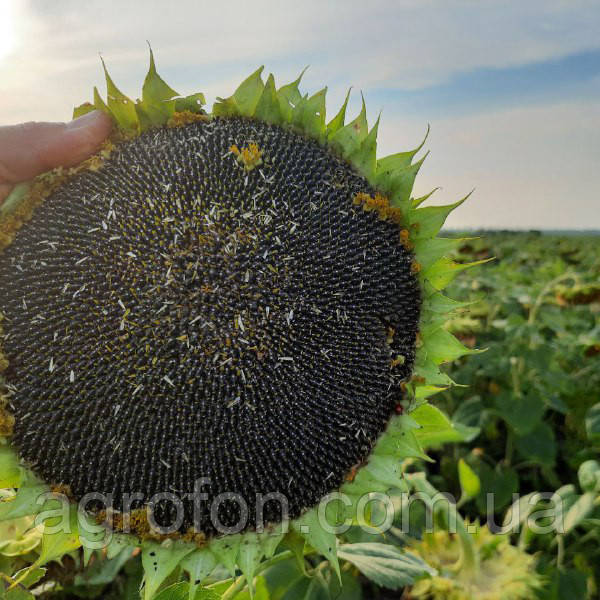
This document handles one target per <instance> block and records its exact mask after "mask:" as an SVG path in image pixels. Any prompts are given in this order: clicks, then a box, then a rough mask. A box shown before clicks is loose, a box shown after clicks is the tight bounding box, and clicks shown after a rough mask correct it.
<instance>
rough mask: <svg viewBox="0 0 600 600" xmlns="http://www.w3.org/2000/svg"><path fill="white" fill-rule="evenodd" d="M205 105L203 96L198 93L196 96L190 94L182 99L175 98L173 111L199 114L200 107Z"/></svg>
mask: <svg viewBox="0 0 600 600" xmlns="http://www.w3.org/2000/svg"><path fill="white" fill-rule="evenodd" d="M205 104H206V98H205V97H204V94H202V93H201V92H198V93H197V94H190V95H189V96H183V97H182V98H175V111H176V112H182V111H184V110H188V111H190V112H192V113H201V112H202V107H203V106H204V105H205Z"/></svg>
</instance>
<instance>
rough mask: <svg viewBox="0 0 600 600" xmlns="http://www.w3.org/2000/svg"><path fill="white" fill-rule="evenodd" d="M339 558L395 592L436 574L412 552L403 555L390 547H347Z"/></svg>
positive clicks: (362, 545)
mask: <svg viewBox="0 0 600 600" xmlns="http://www.w3.org/2000/svg"><path fill="white" fill-rule="evenodd" d="M338 555H339V557H340V558H342V559H344V560H347V561H348V562H350V563H352V564H353V565H354V566H355V567H356V568H357V569H358V570H359V571H360V572H361V573H362V574H363V575H364V576H365V577H367V578H368V579H370V580H372V581H374V582H375V583H376V584H377V585H380V586H382V587H385V588H389V589H392V590H398V589H400V588H401V587H404V586H407V585H412V584H413V583H414V582H415V579H417V578H418V577H421V576H423V575H425V574H429V575H435V574H436V571H435V569H432V568H431V567H430V566H429V565H428V564H427V563H425V562H424V561H423V560H422V559H421V558H419V557H417V556H415V555H414V554H410V553H408V552H405V553H403V552H400V551H399V550H398V549H397V548H395V547H394V546H390V545H388V544H379V543H375V542H373V543H359V544H343V545H341V546H340V548H339V550H338Z"/></svg>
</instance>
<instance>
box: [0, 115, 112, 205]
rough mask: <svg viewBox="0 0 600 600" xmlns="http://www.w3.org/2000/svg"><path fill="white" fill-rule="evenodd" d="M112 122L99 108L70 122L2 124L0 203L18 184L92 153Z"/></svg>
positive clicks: (82, 158)
mask: <svg viewBox="0 0 600 600" xmlns="http://www.w3.org/2000/svg"><path fill="white" fill-rule="evenodd" d="M111 128H112V122H111V119H110V117H109V116H108V115H106V114H105V113H103V112H100V111H98V110H95V111H93V112H90V113H87V114H85V115H83V116H81V117H79V118H78V119H75V120H74V121H71V122H70V123H23V124H20V125H8V126H4V127H0V204H1V203H2V202H3V201H4V199H5V198H7V197H8V195H9V194H10V192H11V190H12V188H13V187H14V185H15V184H17V183H20V182H22V181H27V180H29V179H31V178H32V177H35V176H36V175H39V174H40V173H43V172H44V171H48V170H50V169H53V168H54V167H58V166H64V167H70V166H72V165H76V164H77V163H80V162H81V161H83V160H85V159H86V158H88V157H89V156H91V155H92V154H93V153H94V152H95V151H96V150H97V149H98V147H99V146H100V144H101V143H102V142H103V140H104V139H106V137H107V136H108V134H109V133H110V130H111Z"/></svg>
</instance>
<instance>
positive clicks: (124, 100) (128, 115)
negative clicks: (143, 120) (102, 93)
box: [101, 59, 141, 134]
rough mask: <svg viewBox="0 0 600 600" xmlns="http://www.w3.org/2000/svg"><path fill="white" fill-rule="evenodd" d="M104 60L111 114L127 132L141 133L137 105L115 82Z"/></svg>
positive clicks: (103, 66) (103, 65)
mask: <svg viewBox="0 0 600 600" xmlns="http://www.w3.org/2000/svg"><path fill="white" fill-rule="evenodd" d="M101 60H102V68H103V69H104V76H105V78H106V96H107V99H108V102H107V106H108V108H109V110H110V114H111V115H112V117H113V118H114V119H115V120H116V122H117V125H118V126H119V127H120V128H121V129H122V130H123V131H125V132H127V133H136V134H137V133H140V131H141V128H140V121H139V119H138V116H137V112H136V110H135V105H134V103H133V101H132V100H130V99H129V98H128V97H127V96H126V95H125V94H123V92H121V90H119V88H118V87H117V86H116V85H115V84H114V82H113V80H112V79H111V77H110V75H109V74H108V69H107V68H106V65H105V64H104V59H101Z"/></svg>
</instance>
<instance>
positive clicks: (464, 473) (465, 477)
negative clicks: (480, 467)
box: [458, 458, 481, 501]
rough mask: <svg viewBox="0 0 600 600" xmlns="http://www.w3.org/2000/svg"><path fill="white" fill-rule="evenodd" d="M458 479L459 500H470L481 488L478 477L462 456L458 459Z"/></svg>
mask: <svg viewBox="0 0 600 600" xmlns="http://www.w3.org/2000/svg"><path fill="white" fill-rule="evenodd" d="M458 480H459V482H460V489H461V492H462V497H461V500H463V499H464V500H470V499H471V498H475V496H477V495H478V494H479V491H480V490H481V482H480V481H479V477H477V473H475V471H473V469H471V467H470V466H469V465H468V464H467V463H466V462H465V461H464V460H463V459H462V458H461V459H460V460H459V461H458ZM464 500H463V501H464Z"/></svg>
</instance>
